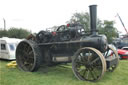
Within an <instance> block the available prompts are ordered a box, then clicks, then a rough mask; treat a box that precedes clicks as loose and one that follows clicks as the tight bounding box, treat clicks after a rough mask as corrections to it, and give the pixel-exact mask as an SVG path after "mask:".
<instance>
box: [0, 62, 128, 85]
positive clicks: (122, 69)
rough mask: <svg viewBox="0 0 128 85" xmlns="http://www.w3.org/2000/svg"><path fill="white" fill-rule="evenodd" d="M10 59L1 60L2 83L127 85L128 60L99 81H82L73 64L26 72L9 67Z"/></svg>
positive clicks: (1, 84)
mask: <svg viewBox="0 0 128 85" xmlns="http://www.w3.org/2000/svg"><path fill="white" fill-rule="evenodd" d="M7 63H9V61H3V60H0V85H127V84H128V60H122V61H120V64H119V66H118V67H117V69H116V70H115V71H114V72H106V73H105V75H104V77H103V78H102V79H101V80H100V81H98V82H88V81H80V80H78V79H76V78H75V76H74V74H73V72H72V69H71V65H69V66H65V67H63V66H53V67H41V68H40V69H39V70H38V71H37V72H24V71H21V70H19V69H18V68H7V67H6V64H7Z"/></svg>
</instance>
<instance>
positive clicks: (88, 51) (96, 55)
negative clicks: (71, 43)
mask: <svg viewBox="0 0 128 85" xmlns="http://www.w3.org/2000/svg"><path fill="white" fill-rule="evenodd" d="M72 70H73V72H74V74H75V76H76V77H77V78H78V79H79V80H86V81H97V80H99V79H101V78H102V77H103V75H104V73H105V71H106V62H105V58H104V56H103V55H102V53H101V52H100V51H98V50H97V49H95V48H92V47H85V48H81V49H79V50H78V51H77V52H76V53H75V55H74V57H73V59H72Z"/></svg>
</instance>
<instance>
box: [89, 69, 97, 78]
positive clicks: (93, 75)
mask: <svg viewBox="0 0 128 85" xmlns="http://www.w3.org/2000/svg"><path fill="white" fill-rule="evenodd" d="M90 74H91V75H92V78H93V80H95V79H96V77H95V74H94V73H93V71H92V70H90Z"/></svg>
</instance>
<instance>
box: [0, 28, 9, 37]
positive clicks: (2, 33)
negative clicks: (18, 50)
mask: <svg viewBox="0 0 128 85" xmlns="http://www.w3.org/2000/svg"><path fill="white" fill-rule="evenodd" d="M0 37H8V31H7V30H2V29H0Z"/></svg>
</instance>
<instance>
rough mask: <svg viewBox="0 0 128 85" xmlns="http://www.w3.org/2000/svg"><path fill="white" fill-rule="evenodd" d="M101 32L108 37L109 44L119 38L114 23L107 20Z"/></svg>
mask: <svg viewBox="0 0 128 85" xmlns="http://www.w3.org/2000/svg"><path fill="white" fill-rule="evenodd" d="M99 32H100V33H101V34H105V35H106V36H107V39H108V41H109V43H111V42H112V41H113V39H114V38H115V37H118V33H117V30H116V28H115V27H114V21H107V20H105V21H104V23H103V26H102V27H101V28H100V29H99Z"/></svg>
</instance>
